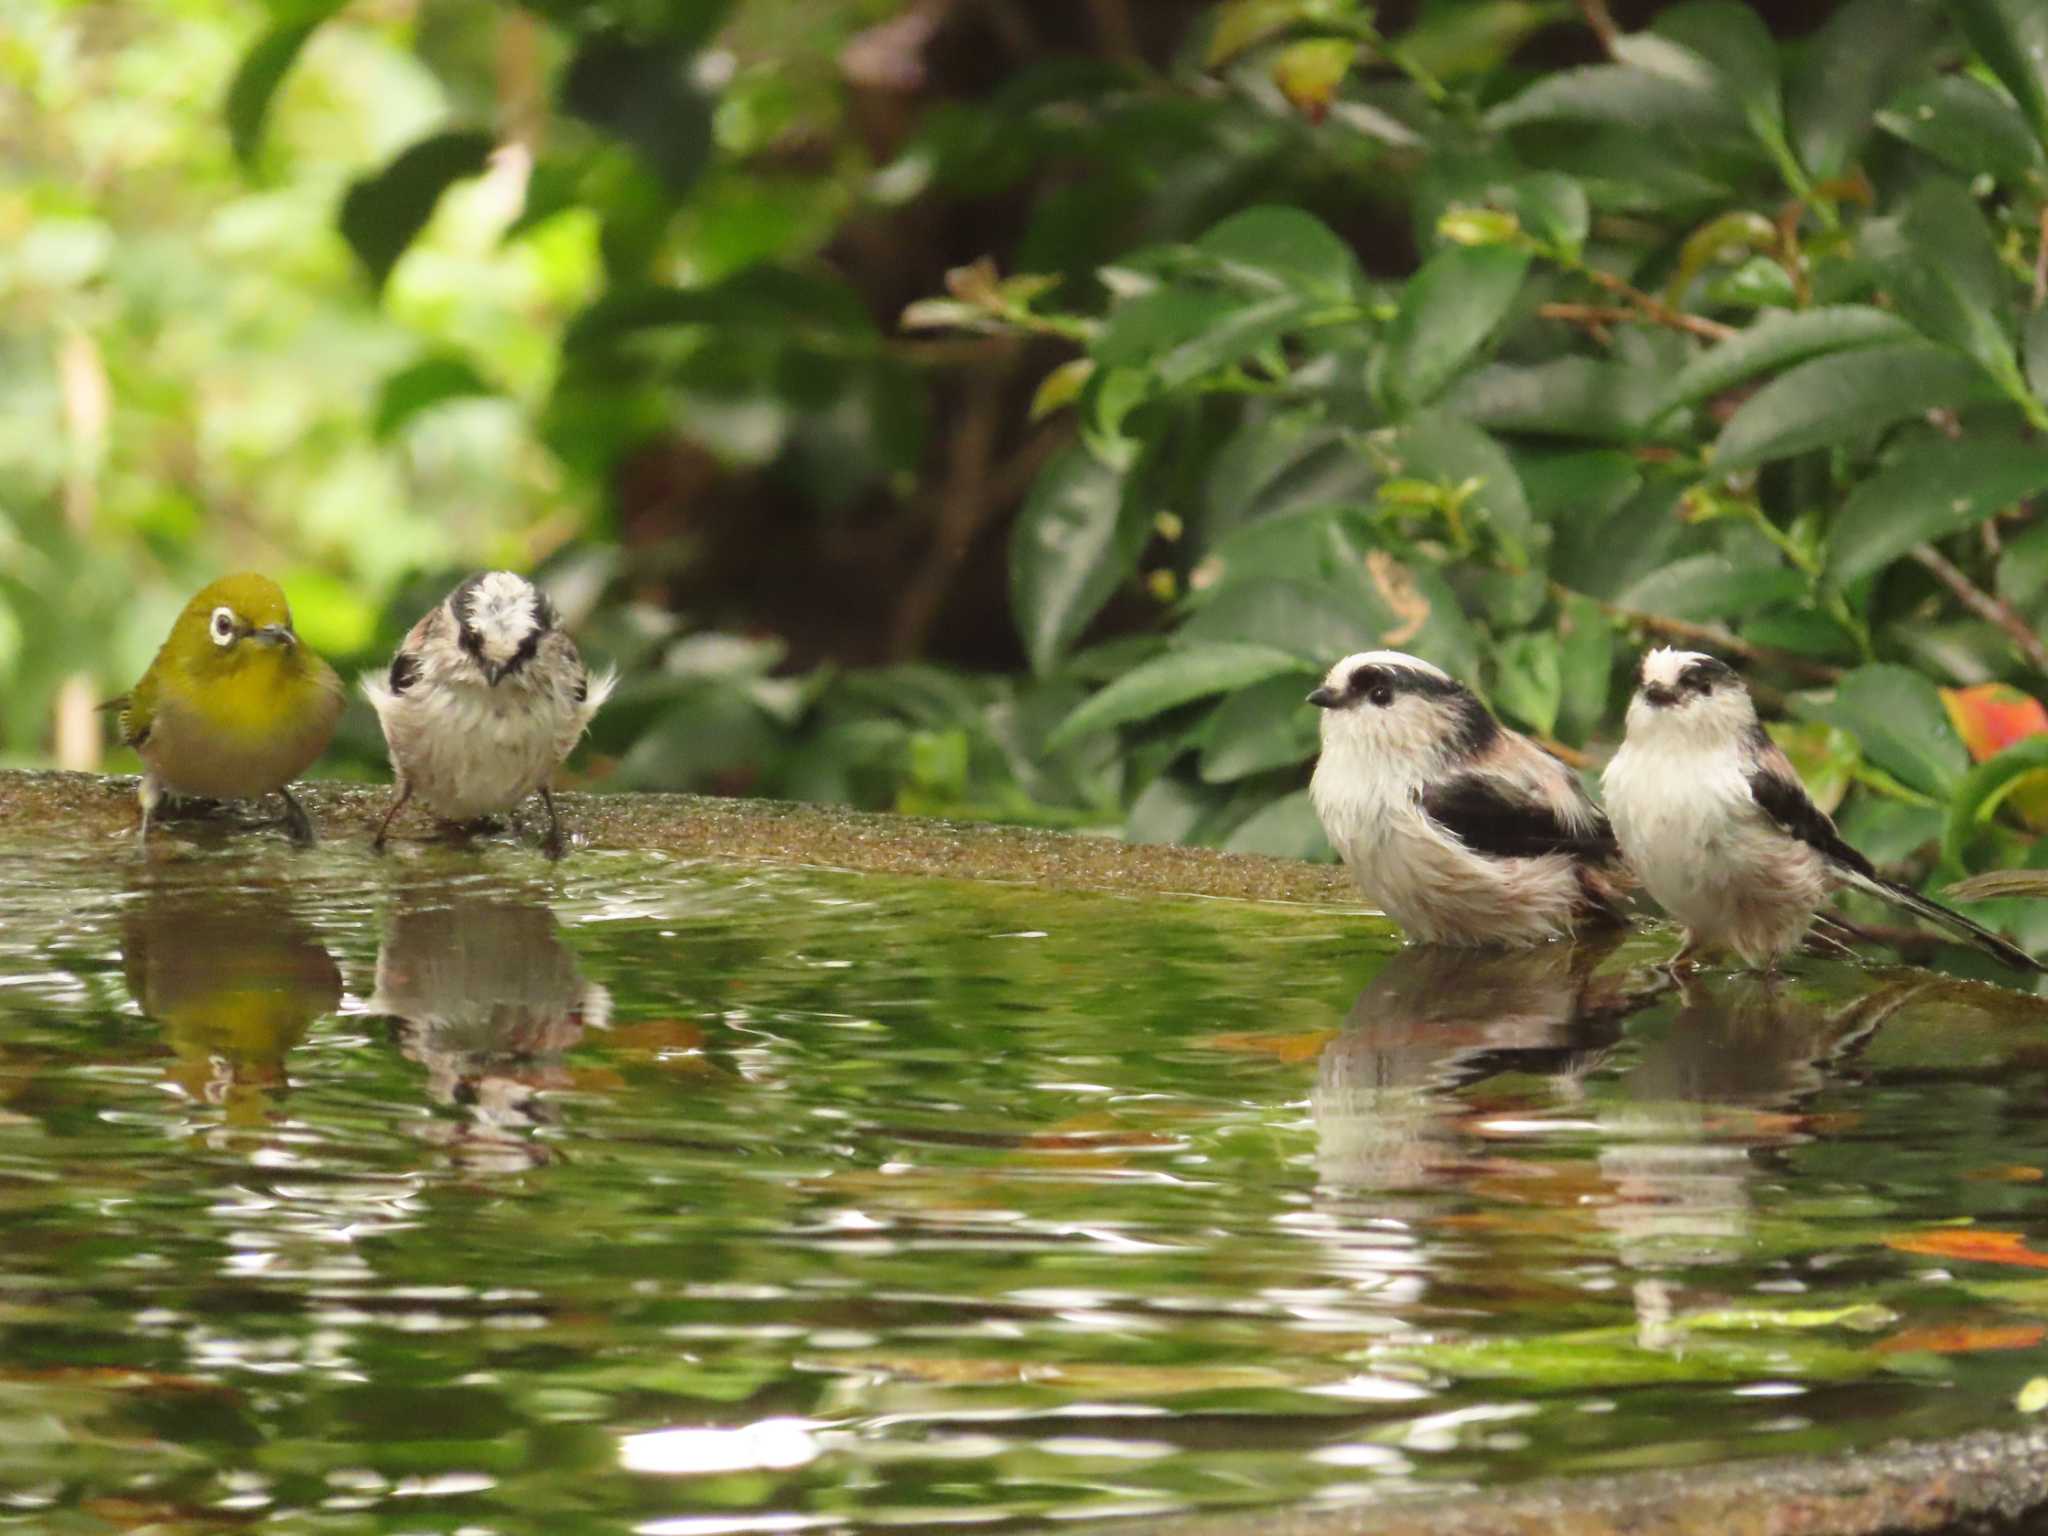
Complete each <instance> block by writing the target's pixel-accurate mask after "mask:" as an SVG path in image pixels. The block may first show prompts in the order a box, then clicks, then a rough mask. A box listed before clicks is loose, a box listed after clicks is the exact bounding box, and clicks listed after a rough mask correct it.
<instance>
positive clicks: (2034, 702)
mask: <svg viewBox="0 0 2048 1536" xmlns="http://www.w3.org/2000/svg"><path fill="white" fill-rule="evenodd" d="M1941 702H1942V707H1943V708H1945V709H1946V710H1947V711H1948V718H1949V723H1950V724H1951V725H1953V726H1954V727H1955V728H1956V734H1957V735H1958V736H1960V737H1962V738H1963V745H1964V746H1966V747H1968V748H1969V749H1970V760H1971V761H1972V762H1977V763H1981V762H1983V761H1985V759H1987V758H1993V757H1996V756H1998V754H1999V753H2000V752H2003V751H2004V750H2005V749H2006V748H2007V747H2009V746H2011V745H2012V744H2013V743H2014V742H2016V741H2024V740H2025V739H2026V738H2027V737H2029V736H2039V735H2040V734H2041V733H2042V732H2043V731H2048V709H2043V708H2042V707H2041V701H2040V700H2039V699H2037V698H2035V697H2034V696H2033V695H2032V694H2027V693H2022V692H2020V691H2019V689H2017V688H2015V687H2013V686H2012V684H2010V683H1979V684H1977V685H1976V686H1975V687H1974V688H1944V689H1942V690H1941Z"/></svg>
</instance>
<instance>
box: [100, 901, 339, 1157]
mask: <svg viewBox="0 0 2048 1536" xmlns="http://www.w3.org/2000/svg"><path fill="white" fill-rule="evenodd" d="M133 894H134V900H132V901H131V902H130V903H129V904H128V905H127V906H126V907H125V908H124V909H123V911H122V914H121V970H122V974H123V975H124V976H125V977H126V979H127V982H128V992H129V995H130V996H131V997H133V998H134V999H135V1003H136V1006H137V1007H139V1008H140V1009H141V1010H142V1012H143V1014H144V1015H145V1016H146V1017H148V1018H149V1019H151V1020H153V1021H155V1023H156V1024H157V1026H158V1027H159V1028H161V1029H162V1031H163V1035H164V1042H165V1043H166V1044H167V1045H169V1046H170V1048H171V1052H172V1055H173V1062H172V1065H171V1067H170V1070H169V1076H170V1078H171V1081H172V1082H174V1083H175V1084H176V1085H177V1086H178V1087H179V1088H180V1089H181V1090H183V1091H184V1092H185V1093H186V1094H187V1095H188V1096H189V1097H190V1098H192V1099H193V1100H195V1101H197V1102H201V1103H206V1104H215V1105H219V1106H220V1107H221V1109H222V1110H223V1111H224V1112H225V1116H226V1119H227V1120H228V1122H229V1123H230V1124H233V1125H256V1124H261V1123H262V1122H264V1121H265V1120H266V1119H269V1118H270V1117H271V1116H272V1115H273V1114H274V1113H275V1106H276V1101H277V1099H278V1097H279V1096H280V1095H281V1094H282V1093H283V1092H284V1091H285V1089H287V1088H288V1087H289V1086H290V1084H289V1082H288V1081H287V1079H286V1076H285V1057H286V1056H287V1055H288V1054H289V1053H290V1051H291V1049H292V1047H293V1046H295V1045H297V1044H298V1043H299V1041H300V1040H302V1039H304V1038H305V1035H306V1031H307V1030H308V1029H309V1028H310V1027H311V1026H312V1023H313V1021H314V1020H315V1019H317V1018H319V1017H321V1016H322V1015H323V1014H329V1013H333V1012H334V1011H335V1010H336V1009H337V1008H338V1007H339V1006H340V1003H341V971H340V969H339V967H337V966H336V965H335V963H334V959H333V957H332V956H331V955H329V954H328V953H327V950H326V949H325V948H324V947H323V946H322V945H321V943H320V940H319V939H318V938H317V937H316V936H315V935H314V933H313V931H312V930H311V929H310V928H309V927H307V925H306V924H305V923H304V922H303V921H302V920H301V919H300V918H299V917H298V916H297V915H296V914H295V913H294V911H293V910H292V905H291V897H290V893H289V891H288V890H287V889H286V888H284V887H282V886H280V885H277V884H246V885H233V884H223V883H222V882H221V881H220V880H219V878H218V871H217V870H216V869H214V868H213V867H212V866H208V865H193V866H187V867H183V868H181V869H170V868H167V869H164V870H162V871H157V870H156V869H154V867H152V869H151V871H150V872H149V873H148V874H147V875H146V876H145V879H144V882H143V884H142V885H141V886H140V887H139V888H138V889H137V890H136V891H135V892H134V893H133Z"/></svg>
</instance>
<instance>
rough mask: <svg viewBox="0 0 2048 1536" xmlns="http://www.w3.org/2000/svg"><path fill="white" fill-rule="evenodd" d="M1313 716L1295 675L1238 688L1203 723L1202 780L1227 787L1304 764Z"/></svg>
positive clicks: (1313, 733)
mask: <svg viewBox="0 0 2048 1536" xmlns="http://www.w3.org/2000/svg"><path fill="white" fill-rule="evenodd" d="M1331 659H1332V660H1335V659H1336V658H1334V657H1332V658H1331ZM1316 715H1317V710H1316V708H1315V706H1314V705H1312V704H1309V703H1307V702H1306V701H1305V700H1304V698H1303V694H1302V688H1301V677H1300V676H1299V675H1298V674H1290V675H1288V676H1285V677H1274V678H1269V679H1267V680H1266V681H1265V682H1263V683H1253V684H1252V685H1251V686H1250V687H1249V688H1240V689H1239V690H1238V691H1237V692H1236V693H1233V694H1232V695H1231V696H1230V697H1229V698H1227V699H1225V700H1224V701H1223V702H1222V703H1221V704H1218V705H1217V706H1216V708H1215V710H1214V711H1213V712H1211V714H1210V716H1209V718H1208V720H1207V721H1205V722H1204V723H1203V728H1202V732H1201V738H1200V739H1201V744H1202V779H1203V782H1205V783H1208V784H1227V783H1229V782H1231V781H1232V780H1235V779H1242V778H1248V777H1249V776H1251V775H1252V774H1255V773H1267V772H1270V771H1271V770H1272V769H1275V768H1289V767H1292V766H1293V765H1294V764H1296V763H1301V762H1306V761H1308V760H1309V759H1310V758H1312V757H1314V756H1315V755H1316V740H1317V723H1316Z"/></svg>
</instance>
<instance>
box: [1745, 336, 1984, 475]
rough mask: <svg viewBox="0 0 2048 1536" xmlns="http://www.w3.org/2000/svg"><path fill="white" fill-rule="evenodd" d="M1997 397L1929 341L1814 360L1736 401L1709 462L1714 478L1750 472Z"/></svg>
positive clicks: (1978, 375) (1964, 364) (1971, 369)
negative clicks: (1739, 402) (1736, 406)
mask: <svg viewBox="0 0 2048 1536" xmlns="http://www.w3.org/2000/svg"><path fill="white" fill-rule="evenodd" d="M1997 396H1998V391H1997V390H1996V389H1995V387H1994V386H1993V385H1992V384H1991V382H1990V381H1989V380H1988V379H1987V378H1986V377H1985V375H1984V372H1983V370H1982V369H1980V368H1978V367H1977V366H1976V365H1975V364H1974V363H1972V362H1971V361H1970V360H1969V359H1968V358H1965V357H1961V356H1958V355H1957V354H1956V353H1955V352H1953V351H1950V350H1949V349H1948V348H1946V347H1941V346H1936V345H1934V344H1932V343H1930V342H1924V341H1910V342H1898V343H1890V344H1882V345H1878V346H1870V347H1859V348H1857V349H1856V350H1854V351H1850V352H1842V353H1836V354H1832V355H1829V356H1826V357H1816V358H1812V359H1810V360H1808V361H1807V362H1804V363H1801V364H1799V366H1797V367H1796V368H1794V369H1792V370H1791V371H1790V372H1788V373H1785V374H1781V375H1780V376H1779V377H1778V378H1776V379H1774V380H1772V381H1771V382H1770V383H1769V384H1767V385H1765V386H1764V387H1763V388H1762V389H1760V390H1758V391H1757V392H1756V393H1755V394H1754V395H1751V396H1750V397H1749V399H1747V400H1746V401H1744V402H1743V404H1742V408H1741V409H1740V410H1738V411H1737V412H1736V413H1735V414H1734V416H1732V417H1730V418H1729V421H1728V425H1727V426H1725V427H1723V428H1722V429H1721V435H1720V437H1719V438H1717V439H1716V440H1715V442H1714V449H1713V457H1712V464H1713V468H1714V471H1715V473H1717V474H1729V473H1733V472H1734V471H1736V470H1738V469H1751V468H1754V467H1755V466H1756V465H1758V464H1762V463H1765V462H1767V461H1769V460H1771V459H1782V458H1786V457H1789V456H1790V455H1792V454H1795V453H1804V452H1806V451H1807V450H1808V449H1810V448H1825V447H1829V446H1832V445H1835V444H1841V443H1853V442H1862V441H1865V440H1867V439H1868V438H1870V437H1871V436H1872V435H1873V434H1875V433H1877V432H1879V431H1881V430H1883V429H1884V428H1885V427H1887V426H1890V425H1891V424H1893V423H1894V422H1898V421H1903V420H1905V419H1906V418H1908V417H1912V416H1919V415H1922V414H1924V413H1925V412H1927V411H1931V410H1936V409H1940V408H1944V407H1946V408H1950V409H1953V408H1955V407H1957V406H1959V405H1964V404H1970V403H1974V402H1978V401H1983V400H1988V399H1996V398H1997Z"/></svg>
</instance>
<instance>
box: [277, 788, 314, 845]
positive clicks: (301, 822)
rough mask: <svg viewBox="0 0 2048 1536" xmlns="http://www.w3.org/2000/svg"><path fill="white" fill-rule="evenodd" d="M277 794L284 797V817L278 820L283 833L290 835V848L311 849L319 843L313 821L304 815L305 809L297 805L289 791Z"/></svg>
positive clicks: (284, 790)
mask: <svg viewBox="0 0 2048 1536" xmlns="http://www.w3.org/2000/svg"><path fill="white" fill-rule="evenodd" d="M278 793H279V794H280V795H282V796H284V815H283V817H281V818H280V821H281V823H282V825H283V827H284V829H285V831H286V832H288V833H290V834H291V840H292V846H293V847H295V848H311V847H313V846H315V845H316V844H317V843H318V842H319V841H320V838H319V836H318V834H317V833H315V832H314V831H313V819H312V818H311V817H310V816H308V815H307V814H306V808H305V807H304V806H303V805H301V804H299V802H298V800H297V799H296V798H295V797H294V796H293V795H292V792H291V791H290V790H288V789H281V790H279V791H278Z"/></svg>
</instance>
